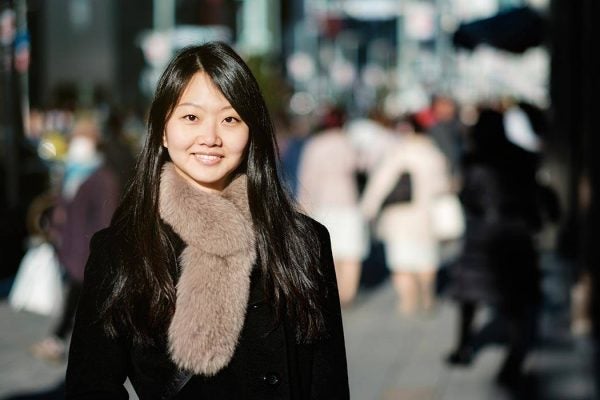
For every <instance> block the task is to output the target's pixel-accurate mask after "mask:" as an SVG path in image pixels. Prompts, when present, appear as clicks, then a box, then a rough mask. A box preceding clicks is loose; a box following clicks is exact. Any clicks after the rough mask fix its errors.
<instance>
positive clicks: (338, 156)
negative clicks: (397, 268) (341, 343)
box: [298, 107, 367, 306]
mask: <svg viewBox="0 0 600 400" xmlns="http://www.w3.org/2000/svg"><path fill="white" fill-rule="evenodd" d="M344 125H345V112H344V111H343V110H342V109H340V108H337V107H334V108H332V109H330V110H328V111H327V112H326V113H325V115H324V117H323V122H322V126H321V128H320V129H318V131H317V133H316V134H315V135H314V136H312V137H311V138H310V139H309V141H308V143H307V144H306V145H305V146H304V149H303V151H302V157H301V162H300V168H299V174H298V180H299V182H300V188H299V190H298V201H299V202H300V204H301V205H302V207H303V208H304V209H305V210H306V211H307V213H308V215H310V216H312V217H313V218H315V219H316V220H317V221H319V222H320V223H322V224H323V225H325V226H326V227H327V229H328V230H329V232H330V234H331V243H332V249H333V260H334V265H335V272H336V276H337V282H338V287H339V293H340V301H341V304H342V306H350V305H351V304H352V302H353V301H354V298H355V297H356V293H357V291H358V286H359V283H360V273H361V261H362V259H363V258H364V257H365V256H366V252H367V238H366V229H365V226H364V225H365V224H364V223H363V220H362V216H361V214H360V210H359V208H358V186H357V183H356V171H357V158H356V156H357V155H356V152H355V151H354V148H353V147H352V142H351V141H350V138H349V137H348V136H347V135H346V132H345V130H344Z"/></svg>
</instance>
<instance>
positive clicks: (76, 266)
mask: <svg viewBox="0 0 600 400" xmlns="http://www.w3.org/2000/svg"><path fill="white" fill-rule="evenodd" d="M100 139H101V126H100V123H99V121H98V120H97V118H96V117H95V116H94V115H92V114H86V113H84V114H82V115H80V116H79V117H78V118H77V120H76V121H75V123H74V125H73V129H72V132H71V139H70V142H69V148H68V152H67V159H66V163H65V172H64V177H63V179H62V185H61V188H60V194H59V196H58V202H57V204H56V207H54V209H53V211H52V216H51V223H50V228H49V230H50V240H51V242H52V243H53V245H54V247H55V248H56V250H57V256H58V260H59V262H60V264H61V266H62V267H63V268H64V271H65V277H66V296H65V298H64V306H63V310H62V312H61V314H60V317H59V320H58V323H57V325H56V326H55V328H54V329H53V331H52V334H51V335H50V336H48V337H47V338H45V339H43V340H42V341H40V342H38V343H35V344H34V345H33V346H32V347H31V352H32V353H33V355H35V356H36V357H39V358H43V359H47V360H53V361H58V360H62V359H63V358H64V357H65V355H66V354H65V349H66V344H67V341H68V339H69V336H70V334H71V330H72V328H73V320H74V318H75V311H76V309H77V304H78V302H79V298H80V296H81V290H82V287H83V286H82V285H83V273H84V267H85V263H86V261H87V258H88V256H89V243H90V239H91V237H92V235H93V234H94V233H95V232H96V231H98V230H100V229H102V228H105V227H107V226H108V225H109V223H110V219H111V217H112V214H113V212H114V210H115V208H116V206H117V202H118V199H119V182H118V178H117V177H116V175H115V173H114V172H113V170H112V169H110V168H109V167H108V166H107V165H106V163H105V161H104V157H103V154H102V153H101V152H100V151H99V150H98V144H99V142H100Z"/></svg>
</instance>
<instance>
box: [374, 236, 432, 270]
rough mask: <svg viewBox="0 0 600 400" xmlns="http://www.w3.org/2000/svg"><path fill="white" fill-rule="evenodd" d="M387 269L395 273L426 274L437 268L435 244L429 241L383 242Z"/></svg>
mask: <svg viewBox="0 0 600 400" xmlns="http://www.w3.org/2000/svg"><path fill="white" fill-rule="evenodd" d="M384 247H385V257H386V261H387V265H388V268H389V269H390V270H391V271H396V272H427V271H432V270H435V269H437V268H438V265H439V262H440V256H439V249H438V246H437V243H435V242H431V241H424V242H418V241H408V240H406V241H402V242H399V241H396V242H393V241H390V242H384Z"/></svg>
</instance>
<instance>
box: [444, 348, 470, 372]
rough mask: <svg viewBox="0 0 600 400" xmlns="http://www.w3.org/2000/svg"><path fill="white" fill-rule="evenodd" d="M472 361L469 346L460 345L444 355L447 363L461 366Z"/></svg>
mask: <svg viewBox="0 0 600 400" xmlns="http://www.w3.org/2000/svg"><path fill="white" fill-rule="evenodd" d="M472 362H473V349H472V348H471V347H470V346H464V347H460V348H458V349H456V350H454V351H453V352H451V353H450V354H448V356H446V363H447V364H448V365H454V366H463V367H466V366H468V365H471V363H472Z"/></svg>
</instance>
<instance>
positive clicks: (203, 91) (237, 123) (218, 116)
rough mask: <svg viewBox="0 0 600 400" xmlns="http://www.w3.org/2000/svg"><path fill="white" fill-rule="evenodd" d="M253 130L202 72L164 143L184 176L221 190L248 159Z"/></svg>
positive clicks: (168, 125)
mask: <svg viewBox="0 0 600 400" xmlns="http://www.w3.org/2000/svg"><path fill="white" fill-rule="evenodd" d="M249 131H250V130H249V128H248V125H246V123H245V122H244V121H242V119H241V118H240V116H239V114H238V113H237V112H236V111H235V110H234V109H233V107H232V106H231V104H229V101H227V99H226V98H225V97H224V96H223V94H222V93H221V92H220V91H219V89H218V88H217V87H216V86H215V85H214V84H213V82H212V80H211V79H210V77H209V76H208V75H207V74H206V73H204V72H198V73H196V74H195V75H194V76H193V77H192V79H191V80H190V82H189V84H188V85H187V87H186V88H185V90H184V92H183V95H182V96H181V98H180V99H179V102H178V103H177V105H176V106H175V108H174V109H173V112H172V114H171V117H170V118H169V120H168V121H167V123H166V125H165V132H164V134H163V145H164V146H165V147H166V148H167V151H168V152H169V156H170V157H171V160H172V161H173V164H174V165H175V169H176V170H177V172H178V173H180V174H181V175H182V176H183V177H184V178H186V179H187V180H189V181H190V182H192V183H193V184H195V185H197V186H198V187H199V188H200V189H202V190H206V191H218V192H220V191H221V190H223V189H224V188H225V187H226V186H227V184H229V182H230V180H231V178H232V174H233V172H234V171H235V170H236V169H237V167H238V166H239V165H240V164H241V163H242V160H243V159H244V156H245V154H246V147H247V146H248V138H249V135H250V133H249Z"/></svg>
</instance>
